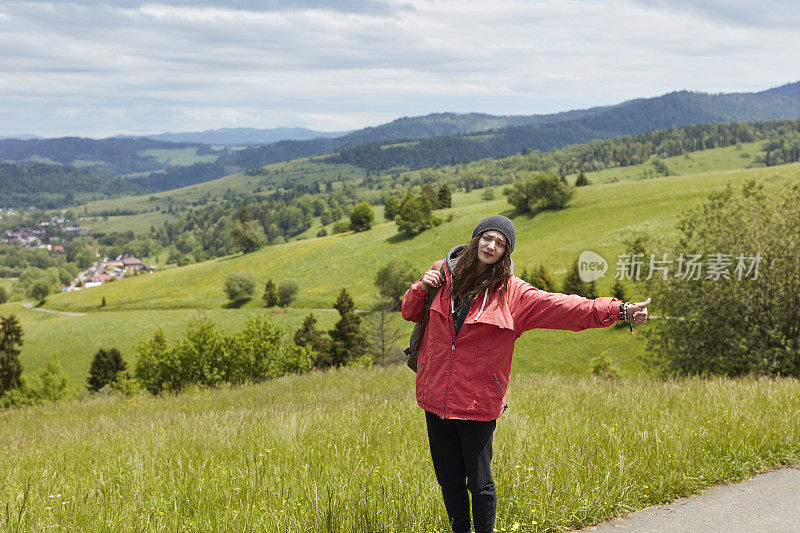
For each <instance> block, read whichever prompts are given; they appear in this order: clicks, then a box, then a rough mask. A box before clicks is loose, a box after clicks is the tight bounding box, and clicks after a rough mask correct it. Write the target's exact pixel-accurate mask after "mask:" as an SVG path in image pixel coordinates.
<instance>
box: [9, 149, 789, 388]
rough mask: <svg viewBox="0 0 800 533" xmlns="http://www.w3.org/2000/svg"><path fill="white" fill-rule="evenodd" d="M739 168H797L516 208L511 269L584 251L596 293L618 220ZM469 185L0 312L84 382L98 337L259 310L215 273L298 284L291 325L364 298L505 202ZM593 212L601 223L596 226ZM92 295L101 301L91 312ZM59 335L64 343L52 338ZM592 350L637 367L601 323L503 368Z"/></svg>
mask: <svg viewBox="0 0 800 533" xmlns="http://www.w3.org/2000/svg"><path fill="white" fill-rule="evenodd" d="M750 176H755V177H758V178H759V179H760V180H762V181H763V182H764V183H765V186H766V187H767V190H771V191H775V190H777V187H778V186H780V185H781V184H782V183H785V182H786V181H787V180H791V179H794V180H797V179H798V178H800V165H798V164H794V165H787V166H784V167H773V168H759V169H751V170H738V171H727V172H715V173H708V174H701V175H696V176H670V177H667V178H658V179H652V180H637V181H634V182H629V183H610V184H604V185H596V186H592V187H587V188H582V189H579V191H578V195H577V197H576V199H575V201H574V202H573V205H572V206H571V207H570V208H569V209H566V210H564V211H561V212H552V213H544V214H541V215H539V216H537V217H535V218H533V219H529V218H527V217H517V219H516V224H517V230H518V241H517V242H518V246H517V249H516V250H515V252H514V259H515V263H516V265H517V269H518V270H521V268H523V267H532V266H533V265H535V264H537V263H540V262H541V263H544V264H546V265H547V266H548V267H549V268H550V269H551V270H555V271H556V272H557V273H559V274H563V272H564V271H565V269H566V267H567V265H568V264H569V263H570V261H571V260H572V259H573V258H574V257H575V256H577V255H578V254H579V253H580V252H581V251H583V250H585V249H591V250H593V251H595V252H598V253H600V254H601V255H603V256H604V257H606V258H607V260H608V261H609V263H610V270H611V271H610V272H609V273H608V274H607V279H604V280H601V281H600V283H599V288H600V293H601V294H608V292H609V290H610V285H611V283H612V277H613V269H614V263H615V257H616V254H618V253H620V252H621V251H622V244H621V241H622V238H623V237H624V235H625V234H626V233H627V232H628V231H629V230H630V229H633V228H635V227H644V228H648V229H650V230H653V231H654V232H657V233H659V234H665V233H668V232H670V231H672V223H673V221H674V219H675V217H676V214H677V213H678V212H680V211H681V210H682V209H684V208H685V207H686V206H687V205H688V204H690V203H693V202H699V201H701V200H702V199H703V198H705V197H706V196H707V194H708V193H709V192H710V191H712V190H716V189H719V188H720V187H723V186H724V185H725V184H726V183H728V182H729V181H730V182H732V183H740V182H742V181H743V180H744V179H746V178H748V177H750ZM480 194H481V192H480V191H474V192H472V193H470V194H469V195H457V196H456V205H462V206H463V207H456V208H454V209H452V210H449V211H450V212H451V213H452V214H453V220H452V221H451V222H446V223H444V224H443V225H442V226H439V227H438V228H435V229H433V230H430V231H428V232H425V233H423V234H422V235H420V236H418V237H416V238H414V239H408V240H400V239H398V238H397V236H396V229H395V226H394V224H391V223H390V224H381V225H379V226H378V227H376V228H374V229H373V230H370V231H368V232H365V233H362V234H344V235H336V236H331V237H325V238H315V239H310V240H304V241H300V242H294V243H289V244H286V245H280V246H274V247H269V248H265V249H262V250H261V251H259V252H256V253H253V254H249V255H247V256H233V257H228V258H222V259H218V260H215V261H211V262H207V263H199V264H196V265H190V266H187V267H182V268H179V269H172V270H169V271H165V272H160V273H158V274H154V275H151V276H142V277H140V278H133V279H127V280H123V281H121V282H115V283H113V284H110V285H107V286H105V287H102V288H95V289H91V290H88V291H84V292H78V293H71V294H65V295H57V296H53V297H51V298H50V300H49V302H48V304H47V306H48V307H51V308H55V309H61V310H73V311H88V312H90V313H91V315H90V316H88V317H76V318H71V317H60V316H53V315H43V314H40V313H37V312H34V311H29V310H23V309H21V308H20V307H19V305H18V304H6V305H5V306H2V307H0V313H2V314H7V313H9V312H17V313H18V314H19V315H20V316H21V317H22V318H23V320H24V323H25V328H26V339H27V343H26V345H25V346H24V347H23V352H22V358H23V359H22V360H23V366H24V367H25V369H26V371H27V372H29V373H37V372H38V371H39V370H40V369H41V368H43V367H44V364H45V362H46V359H47V357H49V356H50V354H51V353H52V352H53V351H58V352H59V353H60V354H61V355H62V360H63V362H64V366H65V368H66V370H67V371H68V372H69V375H70V381H71V384H72V385H73V386H78V384H80V383H82V382H83V380H84V379H85V376H86V372H87V371H88V367H89V362H90V361H91V357H92V356H93V354H94V352H95V351H96V349H97V348H98V347H100V346H106V347H109V346H116V347H117V348H119V349H121V350H122V352H123V355H124V356H125V357H126V359H128V361H129V362H133V359H134V355H133V346H134V345H135V344H136V343H137V342H138V341H140V340H141V339H142V338H143V337H144V336H145V335H147V334H148V333H149V332H150V331H152V328H153V327H154V326H155V325H157V324H159V325H164V327H165V328H167V330H168V333H170V334H175V335H176V334H178V332H179V331H180V330H181V329H182V328H183V326H184V325H185V324H186V323H187V322H188V321H189V320H190V319H191V318H193V317H195V316H196V314H197V311H196V309H198V308H202V309H206V310H207V312H208V314H209V316H211V317H212V318H214V319H215V320H219V321H222V322H226V321H228V323H230V324H233V323H237V324H241V323H243V322H244V320H245V318H246V317H248V316H252V315H253V314H256V313H259V312H261V310H260V308H259V306H260V300H259V298H258V296H259V294H257V295H256V298H255V299H254V300H253V301H252V302H251V303H249V304H246V305H245V306H244V307H243V308H242V309H238V310H227V309H222V307H223V305H225V303H226V299H225V296H224V294H223V292H222V284H223V281H224V278H225V276H226V275H227V274H228V273H230V272H233V271H236V270H251V271H253V272H255V273H256V274H257V275H258V277H259V279H261V280H265V279H266V278H267V277H272V278H273V279H274V280H276V281H278V282H280V281H283V280H289V279H294V280H296V281H297V282H298V284H299V285H300V294H299V298H298V300H297V302H296V303H295V305H294V307H295V309H291V310H289V313H288V314H287V315H286V319H287V320H288V324H291V327H292V328H296V327H297V326H298V325H299V322H300V321H301V320H302V317H303V316H305V314H307V312H308V311H307V310H308V309H309V308H315V307H320V308H329V307H330V306H331V305H332V303H333V301H334V299H335V297H336V294H337V293H338V291H339V290H341V287H346V288H347V289H348V290H349V291H350V292H351V294H353V295H354V297H355V300H356V304H357V305H358V306H360V307H366V306H367V305H368V304H369V301H370V298H371V295H372V291H373V285H372V280H373V278H374V275H375V272H376V271H377V269H378V268H379V267H380V266H381V265H383V264H384V263H385V262H386V261H388V260H389V258H392V257H393V258H397V259H406V260H408V261H410V262H411V263H412V264H414V265H415V266H416V267H417V268H419V269H420V270H422V269H424V268H426V267H427V266H428V265H429V264H430V263H431V262H432V261H434V260H435V259H437V258H440V257H442V256H443V255H444V254H445V253H446V251H447V250H448V249H449V248H450V246H451V245H452V244H454V243H457V242H458V241H459V240H463V239H465V238H466V237H465V236H468V235H469V234H470V232H471V230H472V227H474V224H475V223H476V222H477V220H479V219H480V218H482V217H483V216H485V215H486V214H488V213H491V212H497V211H502V210H504V209H507V207H508V205H507V204H506V203H505V201H504V200H496V201H493V202H486V203H484V202H481V201H480V200H479V198H480ZM654 199H655V200H654ZM620 213H623V214H624V215H623V216H620ZM445 215H447V213H446V212H445ZM598 219H599V220H601V221H602V223H597V220H598ZM578 236H580V237H578ZM526 243H532V244H526ZM628 294H629V298H631V299H640V298H641V299H644V298H645V297H646V296H647V295H645V294H642V293H639V292H637V291H636V287H635V286H633V285H631V286H630V287H629V290H628ZM103 296H106V300H107V302H108V305H107V307H106V308H105V309H104V310H103V311H102V312H98V311H99V304H100V301H101V299H102V297H103ZM317 314H318V315H319V317H320V319H321V322H322V324H321V329H323V330H325V329H327V328H329V327H330V325H332V324H333V322H335V320H336V315H335V314H334V313H330V312H329V313H328V314H321V313H317ZM288 324H287V325H288ZM86 328H88V329H86ZM86 331H88V332H89V333H86ZM76 332H78V333H77V334H76ZM63 338H69V339H70V340H69V342H59V341H57V340H56V339H63ZM403 340H404V339H401V342H402V341H403ZM603 351H608V352H609V353H610V354H611V355H612V356H614V357H615V358H616V359H617V362H618V365H619V367H620V370H621V372H622V373H623V374H624V375H633V374H637V373H639V372H641V369H642V367H641V362H640V356H641V355H642V354H643V352H644V346H643V342H642V340H641V338H640V337H630V335H628V334H627V333H626V332H625V331H624V330H613V329H609V330H594V331H585V332H582V333H579V334H574V333H570V332H560V331H544V330H540V331H534V332H530V333H528V334H526V335H524V336H523V337H522V338H521V339H520V340H519V341H518V343H517V349H516V352H515V353H516V356H515V361H514V370H515V371H516V372H521V373H529V372H555V373H560V372H563V373H566V374H578V373H582V372H586V370H587V363H588V361H589V360H590V359H591V358H593V357H595V356H597V355H598V354H600V353H602V352H603Z"/></svg>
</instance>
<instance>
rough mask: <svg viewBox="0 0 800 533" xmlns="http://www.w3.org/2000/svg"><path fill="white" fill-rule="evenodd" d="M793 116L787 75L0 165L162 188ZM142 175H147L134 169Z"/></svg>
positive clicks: (74, 151)
mask: <svg viewBox="0 0 800 533" xmlns="http://www.w3.org/2000/svg"><path fill="white" fill-rule="evenodd" d="M798 117H800V82H794V83H789V84H786V85H783V86H781V87H777V88H774V89H769V90H766V91H761V92H756V93H729V94H707V93H697V92H688V91H678V92H672V93H669V94H665V95H663V96H659V97H656V98H646V99H636V100H629V101H626V102H623V103H621V104H618V105H614V106H605V107H595V108H590V109H583V110H574V111H567V112H563V113H555V114H549V115H530V116H521V115H518V116H494V115H487V114H481V113H467V114H456V113H434V114H430V115H426V116H420V117H402V118H399V119H397V120H394V121H392V122H389V123H387V124H383V125H380V126H375V127H370V128H364V129H361V130H357V131H353V132H350V133H346V134H341V133H340V132H339V133H337V132H315V131H312V130H306V129H303V128H275V129H272V130H257V129H253V128H226V129H221V130H209V131H205V132H196V133H164V134H159V135H153V136H151V137H150V138H145V137H138V138H128V137H116V138H111V139H100V140H95V139H82V138H77V137H65V138H59V139H28V140H23V139H19V138H17V139H4V140H0V162H3V161H5V162H13V163H20V164H26V165H31V164H35V163H48V164H61V165H69V166H75V167H79V168H82V169H85V170H90V171H93V172H102V173H105V174H109V175H112V176H122V175H129V174H134V173H136V174H139V177H138V178H137V184H138V185H139V186H142V187H145V188H148V189H151V190H166V189H170V188H175V187H178V186H182V185H187V184H189V183H199V182H202V181H207V180H210V179H214V178H215V177H221V176H223V175H225V174H227V173H231V172H233V171H235V170H236V169H242V168H245V169H246V168H251V167H256V166H260V165H264V164H268V163H275V162H279V161H284V160H287V159H294V158H298V157H307V156H312V155H321V154H333V155H331V156H330V157H328V161H330V162H332V163H349V164H355V165H357V166H360V167H362V168H366V169H369V170H373V171H385V170H388V169H395V168H398V169H402V168H424V167H427V166H433V165H437V164H447V163H451V162H454V161H458V162H465V161H474V160H476V159H481V158H484V157H500V156H504V155H511V154H514V153H518V152H520V151H522V150H525V149H530V150H542V151H544V150H550V149H552V148H559V147H562V146H566V145H569V144H576V143H584V142H587V141H590V140H592V139H609V138H613V137H617V136H620V135H629V134H638V133H645V132H648V131H654V130H659V129H664V128H669V127H673V126H685V125H691V124H705V123H714V122H731V121H761V120H773V119H787V118H798ZM270 135H272V137H269V136H270ZM303 135H307V136H314V137H315V138H313V139H310V140H281V141H278V142H272V143H270V144H263V145H259V146H252V147H250V148H246V149H243V150H230V149H226V148H223V149H218V150H217V149H212V148H211V147H210V146H211V145H213V146H229V145H237V146H241V145H245V144H249V143H250V142H257V141H256V140H257V139H261V140H265V139H268V138H270V139H274V138H280V137H286V136H303ZM326 135H327V136H328V137H325V136H326ZM179 140H180V142H176V141H179ZM408 141H414V142H408ZM259 142H260V141H259ZM264 142H266V141H264ZM186 148H193V149H194V155H191V154H190V155H186V152H187V150H185V149H186ZM170 154H171V155H170ZM190 165H191V166H190ZM147 173H151V175H150V176H142V174H147ZM152 173H159V174H152Z"/></svg>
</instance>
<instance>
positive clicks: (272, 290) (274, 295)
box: [262, 278, 278, 307]
mask: <svg viewBox="0 0 800 533" xmlns="http://www.w3.org/2000/svg"><path fill="white" fill-rule="evenodd" d="M262 298H263V299H264V307H275V306H276V305H278V289H277V288H276V287H275V283H274V282H273V281H272V278H270V279H268V280H267V285H266V287H265V288H264V296H262Z"/></svg>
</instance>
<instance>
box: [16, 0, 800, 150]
mask: <svg viewBox="0 0 800 533" xmlns="http://www.w3.org/2000/svg"><path fill="white" fill-rule="evenodd" d="M798 28H800V9H797V7H796V5H795V2H794V1H792V0H781V1H779V0H762V1H760V2H753V1H752V0H696V1H693V0H650V1H647V0H552V1H526V0H372V1H370V0H339V1H324V0H261V1H256V0H228V1H225V2H223V1H221V0H178V1H170V2H158V1H157V0H155V1H153V2H140V1H135V0H121V1H114V0H76V1H51V2H43V1H37V0H22V1H16V0H2V1H0V135H10V134H23V133H32V134H37V135H41V136H48V137H52V136H62V135H81V136H89V137H105V136H111V135H116V134H119V133H125V134H144V133H160V132H164V131H198V130H204V129H211V128H221V127H258V128H272V127H278V126H304V127H308V128H312V129H317V130H326V131H338V130H345V129H355V128H360V127H364V126H369V125H376V124H380V123H383V122H388V121H390V120H393V119H395V118H397V117H400V116H412V115H421V114H426V113H432V112H439V111H456V112H470V111H478V112H485V113H492V114H538V113H551V112H557V111H564V110H568V109H576V108H585V107H591V106H596V105H607V104H613V103H618V102H620V101H623V100H627V99H631V98H638V97H649V96H657V95H660V94H663V93H666V92H669V91H673V90H680V89H688V90H696V91H705V92H735V91H757V90H763V89H767V88H770V87H775V86H778V85H782V84H784V83H787V82H790V81H796V80H798V79H800V68H798V67H800V61H798V59H797V55H798V51H800V29H798Z"/></svg>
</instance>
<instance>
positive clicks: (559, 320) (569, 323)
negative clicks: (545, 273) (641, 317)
mask: <svg viewBox="0 0 800 533" xmlns="http://www.w3.org/2000/svg"><path fill="white" fill-rule="evenodd" d="M518 287H519V289H518V293H517V294H516V295H512V296H514V297H515V298H514V301H515V305H514V308H513V309H512V314H513V316H514V322H515V324H516V326H517V330H518V331H517V332H518V333H520V334H521V333H522V332H524V331H528V330H529V329H534V328H542V329H565V330H570V331H582V330H584V329H588V328H603V327H607V326H610V325H611V324H613V323H614V322H616V321H617V320H619V307H620V305H622V302H621V301H620V300H617V299H616V298H609V297H601V298H595V299H593V300H592V299H589V298H584V297H583V296H578V295H576V294H561V293H557V292H547V291H542V290H539V289H536V288H535V287H533V286H532V285H530V284H529V283H522V284H520V285H519V286H518ZM629 309H630V307H629Z"/></svg>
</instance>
